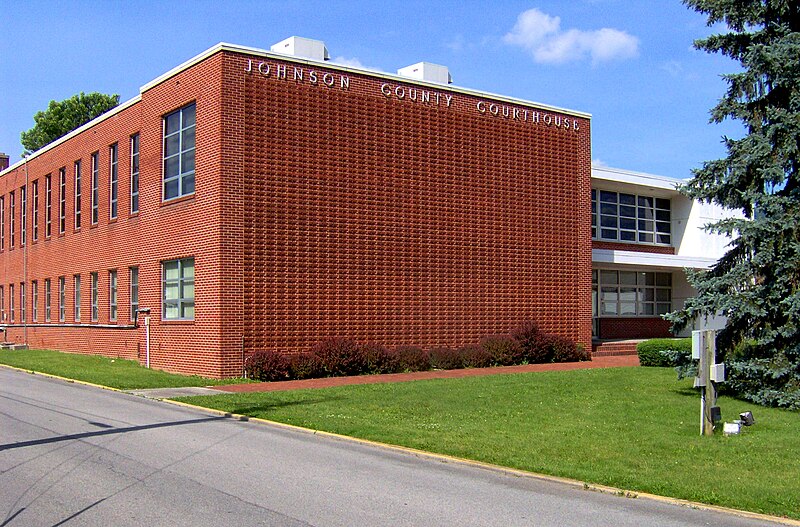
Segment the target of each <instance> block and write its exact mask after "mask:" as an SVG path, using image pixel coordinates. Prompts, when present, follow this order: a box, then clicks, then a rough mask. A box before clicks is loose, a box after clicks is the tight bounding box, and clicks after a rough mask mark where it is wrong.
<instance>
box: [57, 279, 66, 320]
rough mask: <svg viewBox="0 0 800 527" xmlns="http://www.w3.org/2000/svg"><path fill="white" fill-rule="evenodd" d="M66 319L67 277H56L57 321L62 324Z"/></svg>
mask: <svg viewBox="0 0 800 527" xmlns="http://www.w3.org/2000/svg"><path fill="white" fill-rule="evenodd" d="M66 319H67V277H66V276H59V277H58V320H59V322H64V321H65V320H66Z"/></svg>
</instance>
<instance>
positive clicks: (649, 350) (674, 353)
mask: <svg viewBox="0 0 800 527" xmlns="http://www.w3.org/2000/svg"><path fill="white" fill-rule="evenodd" d="M636 353H637V354H638V355H639V364H641V365H642V366H657V367H663V366H666V367H670V366H671V367H677V366H679V365H680V364H683V363H685V362H687V359H691V356H692V339H690V338H684V339H650V340H645V341H642V342H640V343H639V344H637V345H636ZM684 356H685V358H684ZM689 361H690V360H689Z"/></svg>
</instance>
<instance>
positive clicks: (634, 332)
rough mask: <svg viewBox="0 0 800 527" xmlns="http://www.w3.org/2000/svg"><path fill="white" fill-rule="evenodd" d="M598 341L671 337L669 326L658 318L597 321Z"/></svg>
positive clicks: (602, 319) (601, 319)
mask: <svg viewBox="0 0 800 527" xmlns="http://www.w3.org/2000/svg"><path fill="white" fill-rule="evenodd" d="M598 321H599V324H600V334H599V335H598V338H600V339H652V338H660V337H672V336H673V335H672V333H671V332H670V330H669V329H670V326H671V324H670V323H669V322H668V321H666V320H664V319H662V318H660V317H648V318H645V317H642V318H624V317H619V318H607V317H603V318H600V319H598Z"/></svg>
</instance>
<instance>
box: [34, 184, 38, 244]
mask: <svg viewBox="0 0 800 527" xmlns="http://www.w3.org/2000/svg"><path fill="white" fill-rule="evenodd" d="M38 240H39V180H38V179H37V180H35V181H34V182H33V241H38Z"/></svg>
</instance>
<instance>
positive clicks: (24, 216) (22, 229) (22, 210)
mask: <svg viewBox="0 0 800 527" xmlns="http://www.w3.org/2000/svg"><path fill="white" fill-rule="evenodd" d="M19 216H20V218H19V246H20V247H24V246H25V238H27V236H26V234H27V231H26V229H27V226H28V187H26V186H25V185H23V186H21V187H20V189H19Z"/></svg>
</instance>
